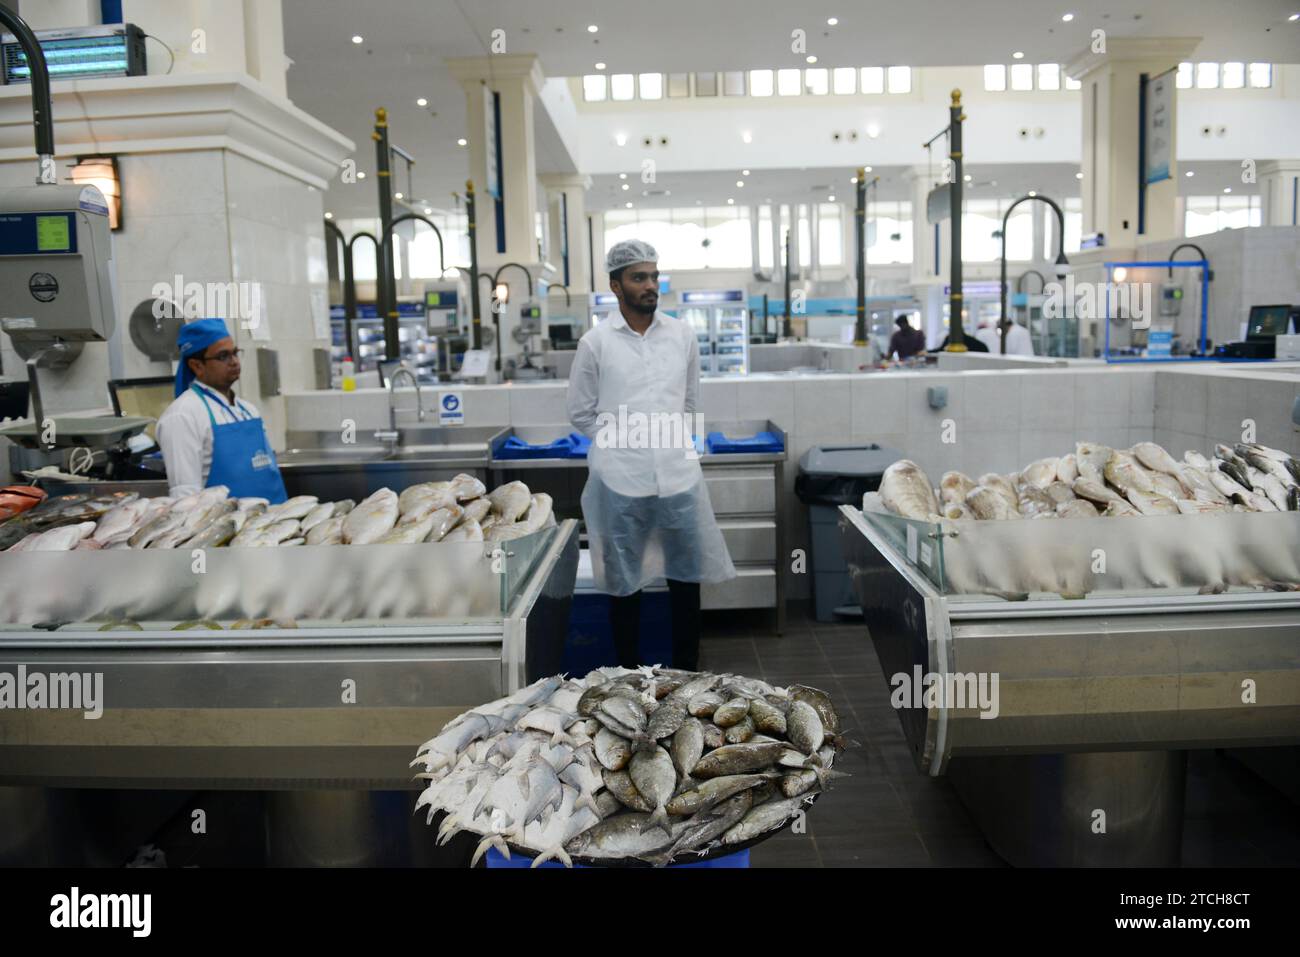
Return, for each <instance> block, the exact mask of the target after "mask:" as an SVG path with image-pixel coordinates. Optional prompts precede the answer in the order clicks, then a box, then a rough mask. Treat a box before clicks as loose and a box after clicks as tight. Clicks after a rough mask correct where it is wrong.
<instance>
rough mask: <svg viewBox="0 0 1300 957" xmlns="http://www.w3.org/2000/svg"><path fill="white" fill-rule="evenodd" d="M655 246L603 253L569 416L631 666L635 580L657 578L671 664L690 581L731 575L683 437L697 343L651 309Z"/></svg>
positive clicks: (694, 639)
mask: <svg viewBox="0 0 1300 957" xmlns="http://www.w3.org/2000/svg"><path fill="white" fill-rule="evenodd" d="M658 260H659V255H658V253H656V252H655V250H654V248H653V247H652V246H650V245H649V244H648V243H644V242H641V241H639V240H628V241H626V242H621V243H617V244H616V245H615V246H614V247H613V248H612V249H610V251H609V253H608V255H607V256H606V258H605V271H606V272H608V273H609V288H610V289H611V290H612V291H613V293H614V294H615V295H616V296H617V297H618V304H619V313H618V314H617V315H615V316H613V317H611V318H610V319H608V320H607V321H605V322H602V323H600V324H599V325H598V326H596V327H595V328H594V329H592V330H591V331H590V332H588V333H587V334H586V335H584V336H583V337H582V339H581V341H579V343H578V351H577V355H576V356H575V357H574V361H573V368H572V371H571V372H570V373H569V395H568V408H569V419H570V420H571V421H572V423H573V425H574V427H575V428H577V429H578V430H579V431H580V432H582V433H583V434H584V435H587V436H589V437H590V438H591V439H592V444H591V450H590V452H589V453H588V457H587V466H588V479H587V486H586V488H585V489H584V490H583V493H582V513H583V518H584V519H585V520H586V525H587V539H588V543H589V545H590V547H591V561H592V571H593V573H594V577H595V579H596V586H597V587H598V588H600V589H601V590H602V591H605V592H607V593H608V594H610V595H612V596H613V599H612V602H611V611H610V622H611V625H612V627H613V632H614V642H615V646H616V648H617V650H618V658H619V664H621V665H623V666H624V667H628V668H631V667H635V666H636V665H638V664H639V663H640V659H639V657H638V654H637V638H638V623H639V620H640V599H641V589H642V588H644V587H645V586H646V585H649V584H650V583H651V582H654V581H656V580H658V579H660V578H663V579H665V580H666V581H667V583H668V590H669V593H670V596H671V602H672V614H673V629H672V630H673V636H672V637H673V666H674V667H677V668H684V669H687V670H692V671H693V670H696V669H697V668H698V667H699V643H700V583H701V582H719V581H725V580H726V579H728V578H732V577H734V576H735V573H736V571H735V567H734V566H733V565H732V563H731V557H730V555H729V554H728V553H727V546H726V543H725V542H724V541H723V539H722V532H721V531H720V530H719V528H718V524H717V522H716V521H715V519H714V517H713V508H712V506H711V505H710V503H709V497H708V493H707V491H706V489H705V487H704V475H703V472H702V471H701V470H700V461H699V455H698V453H697V452H696V450H695V445H694V442H693V435H697V434H699V435H702V434H703V430H702V429H701V428H700V427H699V422H698V418H699V417H698V416H697V415H696V409H697V408H698V404H699V391H700V352H699V340H698V339H697V338H696V335H695V331H694V330H693V329H692V328H691V327H690V326H688V325H687V324H685V323H683V322H680V321H678V320H677V319H674V318H673V317H671V316H668V315H666V314H664V313H662V312H659V311H658V309H657V307H658V304H659V269H658V267H657V266H656V265H655V264H656V263H657V262H658Z"/></svg>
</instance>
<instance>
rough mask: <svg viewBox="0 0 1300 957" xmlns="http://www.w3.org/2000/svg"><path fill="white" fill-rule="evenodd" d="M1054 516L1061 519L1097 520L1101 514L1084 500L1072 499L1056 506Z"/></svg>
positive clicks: (1095, 507) (1094, 506)
mask: <svg viewBox="0 0 1300 957" xmlns="http://www.w3.org/2000/svg"><path fill="white" fill-rule="evenodd" d="M1056 514H1057V515H1058V516H1059V517H1061V518H1097V517H1098V516H1099V515H1101V512H1099V511H1097V506H1096V505H1093V504H1092V502H1090V501H1088V500H1087V499H1086V498H1072V499H1070V500H1069V501H1068V502H1062V503H1061V504H1059V505H1057V506H1056Z"/></svg>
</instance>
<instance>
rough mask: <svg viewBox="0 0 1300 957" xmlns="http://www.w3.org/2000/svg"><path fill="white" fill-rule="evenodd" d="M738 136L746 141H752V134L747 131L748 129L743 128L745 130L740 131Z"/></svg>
mask: <svg viewBox="0 0 1300 957" xmlns="http://www.w3.org/2000/svg"><path fill="white" fill-rule="evenodd" d="M740 138H741V139H742V140H744V141H745V142H746V143H752V142H754V134H753V133H751V132H749V130H745V132H743V133H741V134H740Z"/></svg>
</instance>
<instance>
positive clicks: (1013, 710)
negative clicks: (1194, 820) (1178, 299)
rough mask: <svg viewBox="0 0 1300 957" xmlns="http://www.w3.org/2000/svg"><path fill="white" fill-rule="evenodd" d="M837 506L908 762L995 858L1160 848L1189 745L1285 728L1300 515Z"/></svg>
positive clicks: (1171, 843)
mask: <svg viewBox="0 0 1300 957" xmlns="http://www.w3.org/2000/svg"><path fill="white" fill-rule="evenodd" d="M840 513H841V514H840V528H841V531H842V536H843V541H844V548H845V554H846V558H847V560H848V564H849V571H850V575H851V577H852V579H853V583H854V588H855V591H856V592H857V595H858V597H859V600H860V602H861V604H862V608H863V613H864V617H865V623H866V626H867V629H868V632H869V634H870V638H871V641H872V643H873V644H874V646H875V649H876V653H877V655H878V657H879V659H880V663H881V667H882V670H883V671H884V673H885V675H886V676H888V678H889V686H888V687H886V688H884V689H882V693H884V694H887V695H889V696H890V697H891V702H892V703H893V704H894V706H895V708H896V709H897V710H898V715H899V720H900V721H901V723H902V726H903V730H904V732H905V735H906V737H907V741H908V745H909V748H910V749H911V751H912V756H913V758H914V760H915V762H916V766H917V768H918V770H919V771H920V772H921V773H923V774H927V775H931V776H937V775H948V776H949V777H950V779H951V780H952V782H953V784H954V786H955V787H956V789H957V791H958V793H959V794H960V796H961V797H962V800H963V802H964V803H965V804H966V805H967V807H968V808H969V809H970V811H971V813H972V815H973V816H974V817H975V818H976V820H977V822H978V823H979V824H980V826H981V828H982V829H983V831H984V833H985V836H986V837H987V839H988V840H989V842H990V844H991V845H992V846H993V847H994V848H995V849H996V850H997V851H998V852H999V853H1000V854H1001V855H1002V856H1003V857H1004V858H1006V859H1007V860H1008V861H1010V862H1012V863H1013V864H1017V865H1031V866H1033V865H1038V866H1042V865H1058V866H1060V865H1103V866H1131V865H1162V866H1167V865H1176V864H1177V863H1178V858H1179V850H1180V845H1181V835H1182V818H1183V794H1184V786H1185V779H1186V751H1187V750H1190V749H1202V748H1224V747H1272V746H1291V745H1296V744H1300V590H1296V589H1297V588H1300V567H1297V566H1298V563H1300V514H1296V513H1286V512H1284V513H1280V514H1279V513H1261V514H1249V513H1247V514H1242V513H1219V514H1202V515H1169V516H1161V515H1154V516H1144V517H1142V518H1135V519H1132V520H1127V519H1126V520H1118V519H1115V520H1112V519H1059V520H1056V521H1050V522H1034V521H1019V522H970V521H965V522H948V521H945V522H943V523H941V524H937V525H936V524H930V523H928V522H924V521H917V520H911V519H906V518H902V517H901V516H898V515H890V514H881V513H876V512H873V511H868V512H863V511H860V510H858V509H855V508H852V507H850V506H843V507H842V508H841V509H840ZM1137 533H1140V534H1137Z"/></svg>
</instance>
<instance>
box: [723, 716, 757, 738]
mask: <svg viewBox="0 0 1300 957" xmlns="http://www.w3.org/2000/svg"><path fill="white" fill-rule="evenodd" d="M753 736H754V719H753V718H751V717H750V716H749V715H745V716H744V717H743V718H741V719H740V720H739V721H737V722H736V723H735V724H733V725H732V726H731V727H729V728H727V730H726V732H725V733H724V734H723V737H725V738H726V740H727V743H728V744H742V743H744V742H745V741H748V740H749V739H750V738H752V737H753Z"/></svg>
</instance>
